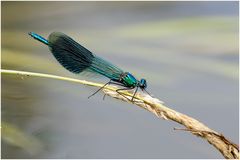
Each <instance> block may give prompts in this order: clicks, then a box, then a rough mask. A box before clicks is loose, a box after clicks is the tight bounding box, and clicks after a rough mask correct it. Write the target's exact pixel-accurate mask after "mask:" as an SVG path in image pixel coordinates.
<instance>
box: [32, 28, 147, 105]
mask: <svg viewBox="0 0 240 160" xmlns="http://www.w3.org/2000/svg"><path fill="white" fill-rule="evenodd" d="M29 35H30V36H32V37H33V38H34V39H36V40H38V41H40V42H42V43H43V44H46V45H48V47H49V49H50V51H51V52H52V53H53V55H54V57H55V58H56V59H57V60H58V62H59V63H60V64H61V65H62V66H63V67H64V68H66V69H67V70H69V71H70V72H72V73H76V74H79V73H82V72H92V73H95V74H100V75H103V76H105V77H107V78H109V79H110V81H109V82H107V83H106V84H105V85H103V86H102V87H101V88H99V89H98V90H97V91H96V92H94V93H93V94H92V95H90V96H89V97H88V98H90V97H91V96H93V95H95V94H96V93H97V92H99V91H100V90H102V89H103V88H104V87H105V86H106V85H108V84H117V85H121V86H123V87H124V88H121V89H117V90H116V92H117V93H119V94H121V92H120V91H122V90H131V89H134V88H136V89H135V91H134V94H133V96H132V99H131V101H133V98H134V96H135V94H136V93H137V91H138V88H140V89H141V90H142V91H143V90H144V91H146V87H147V81H146V80H145V79H140V80H137V79H136V78H135V77H134V76H133V75H132V74H131V73H129V72H124V71H123V70H122V69H120V68H118V67H117V66H115V65H113V64H112V63H110V62H108V61H106V60H104V59H102V58H100V57H98V56H96V55H95V54H93V53H92V52H90V51H89V50H88V49H86V48H84V47H83V46H82V45H80V44H79V43H77V42H75V41H74V40H73V39H72V38H70V37H69V36H67V35H65V34H63V33H60V32H53V33H51V34H50V35H49V37H48V40H46V39H45V38H43V37H42V36H40V35H38V34H36V33H34V32H30V33H29ZM146 92H147V91H146ZM147 93H148V92H147ZM148 94H149V93H148ZM121 95H122V96H124V95H123V94H121ZM124 97H125V98H127V97H126V96H124Z"/></svg>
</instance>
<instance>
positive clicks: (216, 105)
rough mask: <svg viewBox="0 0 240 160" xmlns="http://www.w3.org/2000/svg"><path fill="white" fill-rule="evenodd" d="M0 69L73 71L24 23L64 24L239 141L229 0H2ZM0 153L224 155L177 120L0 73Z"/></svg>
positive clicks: (38, 27) (234, 31)
mask: <svg viewBox="0 0 240 160" xmlns="http://www.w3.org/2000/svg"><path fill="white" fill-rule="evenodd" d="M1 12H2V13H1V14H2V17H1V18H2V21H1V22H2V33H1V38H2V48H1V63H2V68H3V69H13V70H22V71H33V72H40V73H49V74H55V75H61V76H68V77H73V78H79V79H89V78H87V77H81V76H78V75H74V74H72V73H70V72H68V71H67V70H65V69H64V68H63V67H61V66H60V64H59V63H58V62H57V61H56V60H55V58H54V57H53V56H52V54H51V53H50V51H49V49H48V47H46V46H45V45H42V44H41V43H39V42H37V41H35V40H33V39H32V38H31V37H29V35H28V34H27V33H28V32H30V31H33V32H36V33H39V34H41V35H43V36H44V37H47V36H48V35H49V34H50V33H51V32H53V31H60V32H63V33H65V34H67V35H69V36H71V37H73V38H74V39H75V40H76V41H77V42H79V43H81V44H82V45H83V46H85V47H86V48H88V49H89V50H91V51H92V52H94V53H95V54H97V55H98V56H100V57H103V58H105V59H107V60H109V61H110V62H112V63H113V64H116V65H118V66H119V67H121V68H122V69H124V70H125V71H129V72H131V73H133V74H134V75H136V76H137V77H138V78H141V77H144V78H146V79H147V81H148V91H149V92H151V93H152V94H153V95H154V96H155V97H157V98H160V99H161V100H162V101H164V102H165V104H166V105H167V106H170V107H171V108H173V109H175V110H177V111H179V112H182V113H185V114H187V115H190V116H192V117H194V118H196V119H198V120H200V121H201V122H203V123H205V124H206V125H208V126H209V127H210V128H212V129H214V130H216V131H218V132H220V133H223V134H224V135H225V136H226V137H227V138H229V139H231V140H232V141H233V142H235V143H238V141H239V137H238V135H239V121H238V117H239V108H238V106H239V104H238V103H239V102H238V52H239V51H238V27H239V26H238V2H2V8H1ZM1 80H2V90H1V93H2V95H1V99H2V101H1V102H2V103H1V116H2V143H1V150H2V153H1V156H2V158H214V159H215V158H216V159H217V158H223V157H222V155H221V154H220V153H219V152H218V151H217V150H216V149H215V148H214V147H213V146H211V145H209V144H208V142H206V141H204V140H202V139H200V138H196V137H195V136H192V135H191V134H190V133H188V132H182V131H174V130H173V127H181V126H180V125H178V124H176V123H173V122H169V121H164V120H159V119H158V118H156V117H155V116H154V115H152V114H151V113H149V112H147V111H145V110H143V109H140V108H138V107H136V106H133V105H131V104H128V103H124V102H121V101H117V100H114V99H112V98H110V97H106V99H105V100H104V101H103V100H102V96H103V95H102V94H98V95H96V96H95V97H93V98H91V99H88V98H87V97H88V96H89V95H90V94H92V93H93V92H94V91H95V90H96V89H97V88H93V87H87V86H83V85H79V84H74V83H69V82H64V81H56V80H51V79H42V78H36V77H21V76H15V75H2V77H1ZM90 80H91V81H95V82H102V83H105V82H107V79H106V78H96V79H95V78H94V77H92V78H90Z"/></svg>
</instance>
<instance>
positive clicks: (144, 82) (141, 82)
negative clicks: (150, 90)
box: [140, 79, 147, 89]
mask: <svg viewBox="0 0 240 160" xmlns="http://www.w3.org/2000/svg"><path fill="white" fill-rule="evenodd" d="M140 87H141V88H142V89H144V88H147V81H146V80H145V79H141V80H140Z"/></svg>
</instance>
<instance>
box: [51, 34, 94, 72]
mask: <svg viewBox="0 0 240 160" xmlns="http://www.w3.org/2000/svg"><path fill="white" fill-rule="evenodd" d="M48 41H49V48H50V50H51V52H52V53H53V55H54V57H55V58H56V59H57V60H58V62H59V63H60V64H61V65H62V66H63V67H64V68H66V69H67V70H69V71H71V72H73V73H80V72H82V71H84V70H85V69H87V68H88V67H90V66H91V64H92V61H93V59H94V55H93V54H92V53H91V52H90V51H89V50H87V49H86V48H84V47H83V46H81V45H80V44H79V43H77V42H75V41H74V40H73V39H72V38H70V37H69V36H67V35H65V34H63V33H60V32H53V33H51V34H50V35H49V37H48Z"/></svg>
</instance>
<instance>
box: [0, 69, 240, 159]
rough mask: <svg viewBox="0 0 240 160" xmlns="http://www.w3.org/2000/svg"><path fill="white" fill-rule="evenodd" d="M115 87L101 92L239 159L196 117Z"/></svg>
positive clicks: (225, 141)
mask: <svg viewBox="0 0 240 160" xmlns="http://www.w3.org/2000/svg"><path fill="white" fill-rule="evenodd" d="M1 73H3V74H20V75H27V76H37V77H45V78H53V79H58V80H64V81H71V82H76V83H81V84H85V85H90V86H96V87H101V86H103V84H99V83H93V82H88V81H85V80H78V79H73V78H67V77H61V76H55V75H49V74H41V73H33V72H23V71H14V70H3V69H1ZM116 89H118V88H117V87H116V86H112V85H111V86H109V85H108V86H106V87H105V88H104V89H103V92H104V93H105V94H106V95H109V96H111V97H113V98H116V99H120V100H123V101H126V102H130V103H133V104H135V105H137V106H139V107H141V108H144V109H146V110H148V111H150V112H152V113H153V114H155V115H156V116H157V117H159V118H163V119H165V120H172V121H175V122H177V123H179V124H181V125H184V126H185V127H186V129H180V130H186V131H189V132H191V133H192V134H194V135H196V136H199V137H201V138H203V139H206V140H207V141H208V142H209V143H210V144H212V145H213V146H214V147H215V148H216V149H218V150H219V151H220V152H221V153H222V155H223V156H224V157H225V158H227V159H239V147H238V145H236V144H234V143H232V142H231V141H229V140H228V139H227V138H225V137H224V136H223V135H222V134H219V133H217V132H216V131H214V130H212V129H210V128H208V127H207V126H206V125H204V124H203V123H201V122H199V121H197V120H196V119H194V118H192V117H189V116H187V115H184V114H182V113H179V112H177V111H175V110H172V109H170V108H168V107H166V106H165V105H163V102H162V101H160V100H158V99H156V98H152V97H150V96H148V95H145V94H139V93H138V94H136V97H135V98H134V101H133V102H131V101H129V100H128V99H131V96H132V94H131V93H129V91H124V92H122V94H124V95H125V96H126V97H128V99H127V98H125V97H123V96H122V95H119V94H118V93H117V92H116ZM178 130H179V129H178Z"/></svg>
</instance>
